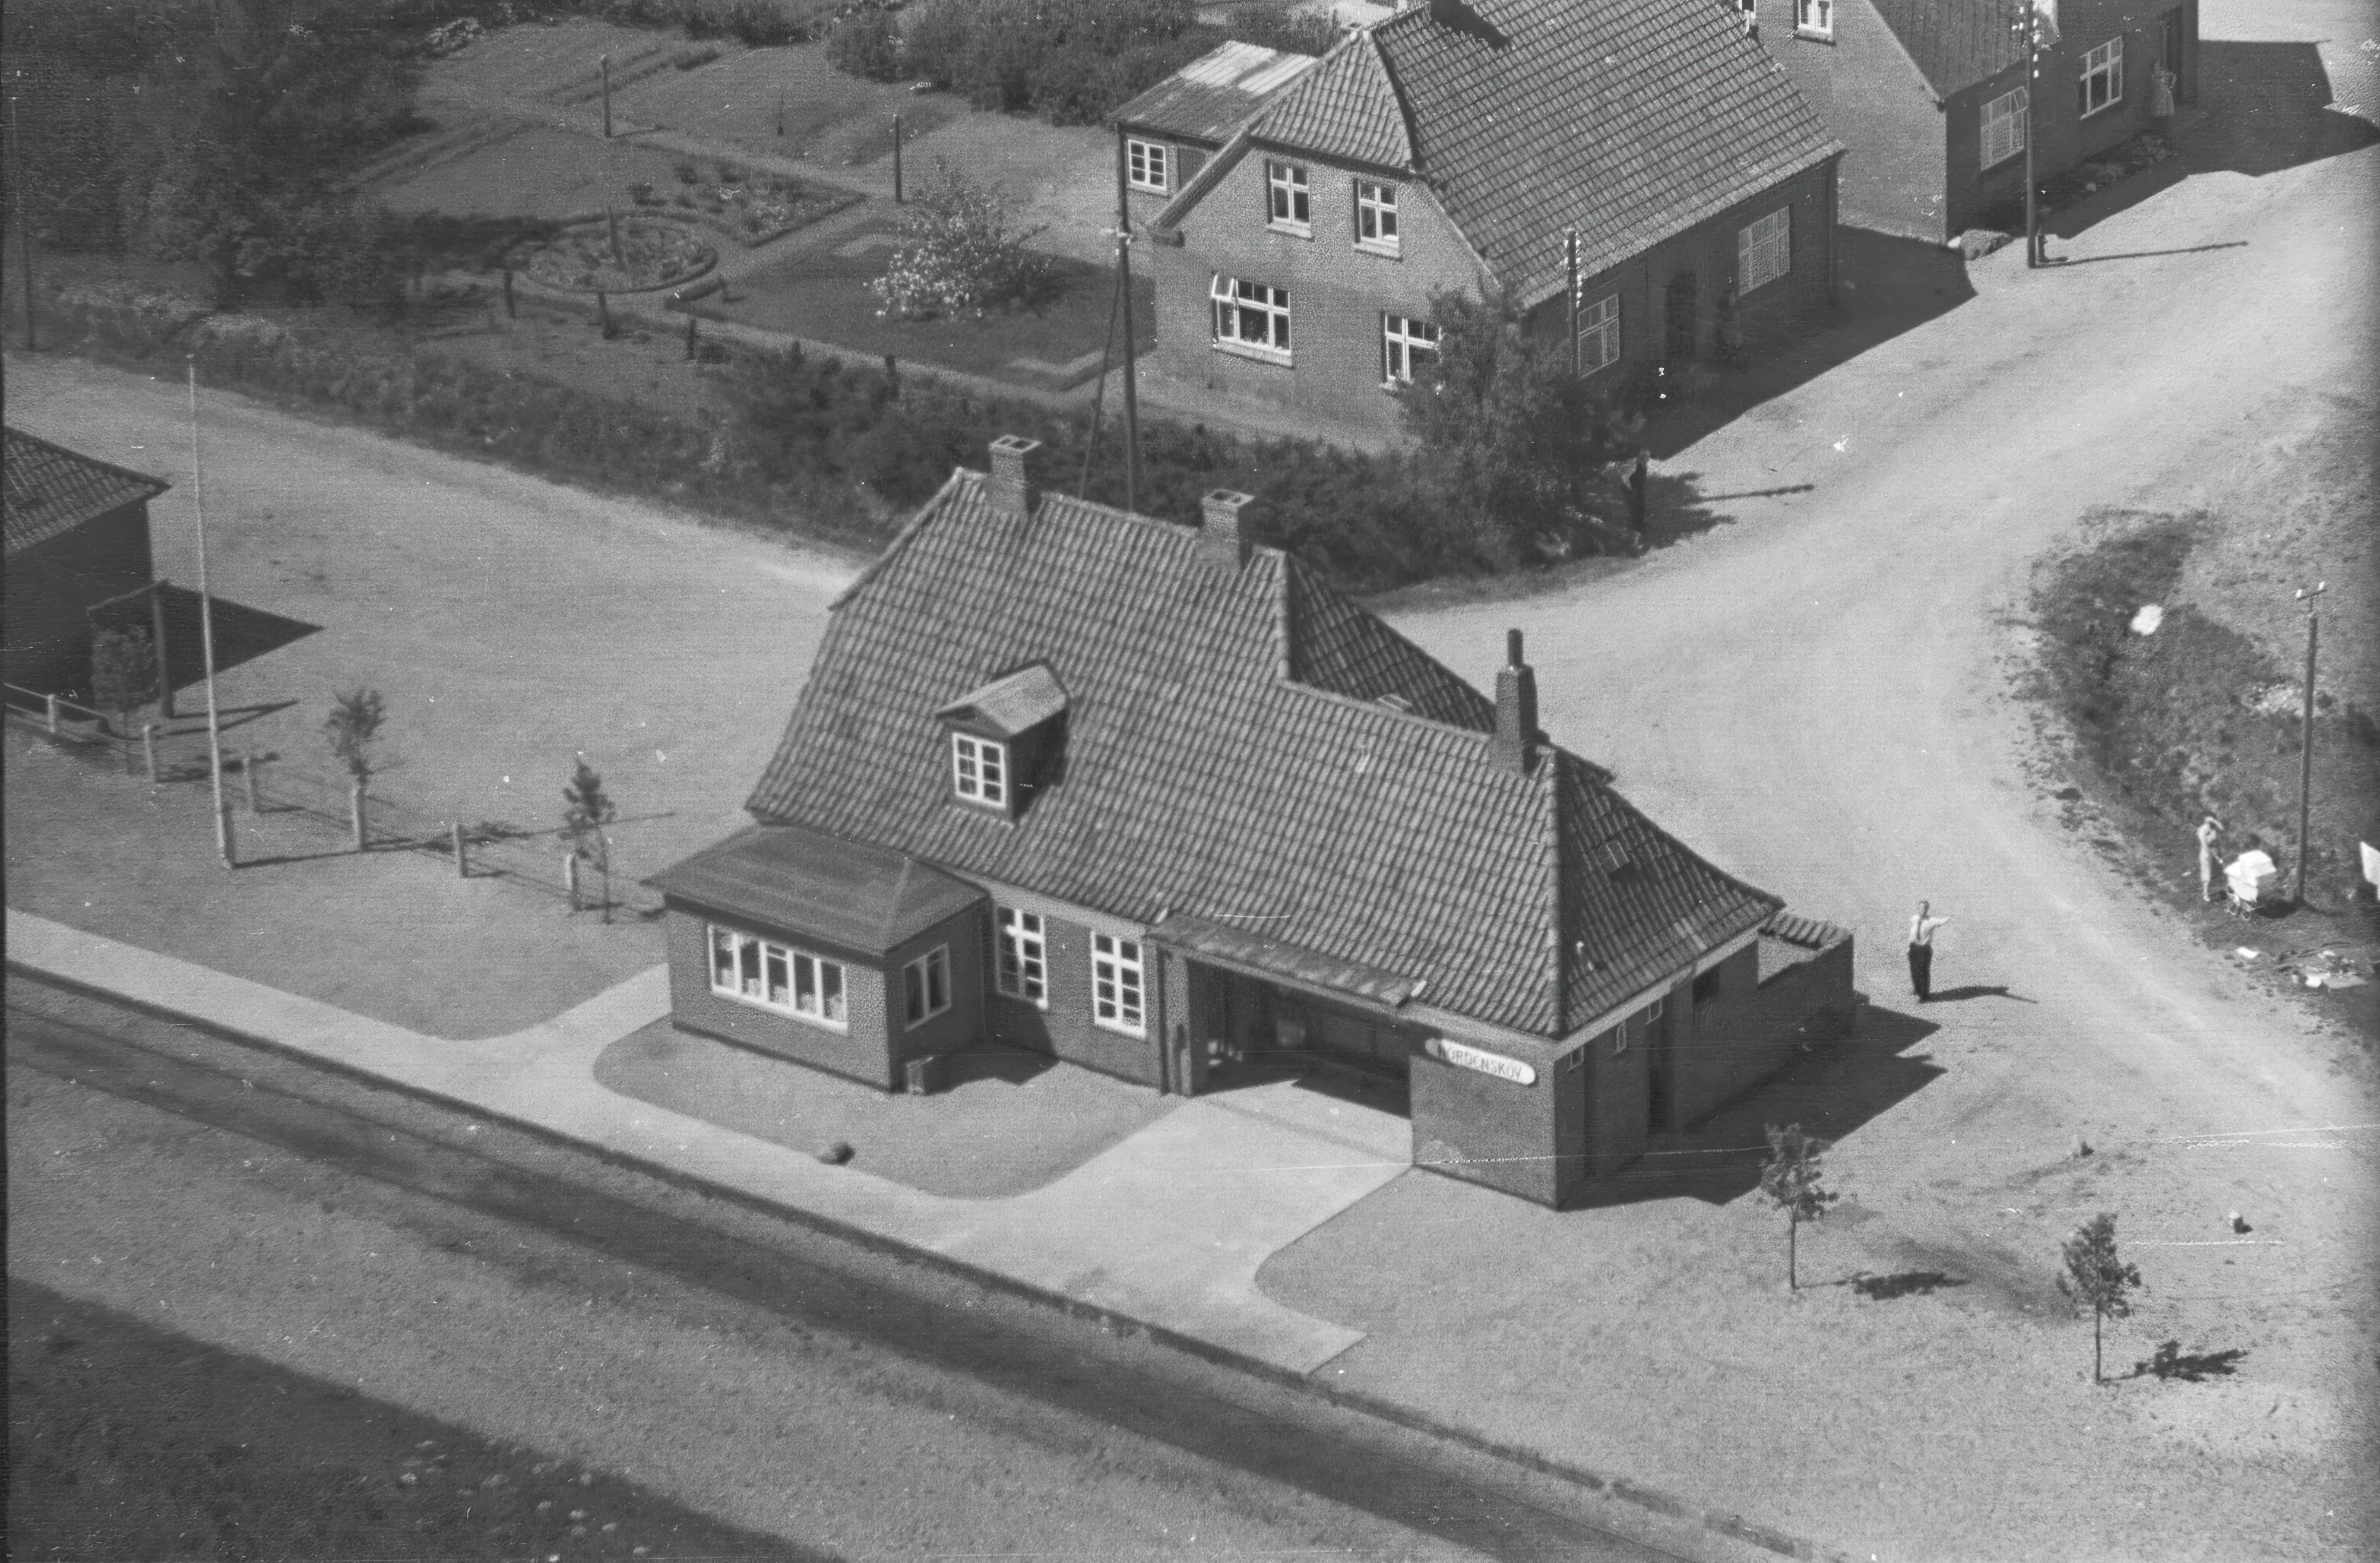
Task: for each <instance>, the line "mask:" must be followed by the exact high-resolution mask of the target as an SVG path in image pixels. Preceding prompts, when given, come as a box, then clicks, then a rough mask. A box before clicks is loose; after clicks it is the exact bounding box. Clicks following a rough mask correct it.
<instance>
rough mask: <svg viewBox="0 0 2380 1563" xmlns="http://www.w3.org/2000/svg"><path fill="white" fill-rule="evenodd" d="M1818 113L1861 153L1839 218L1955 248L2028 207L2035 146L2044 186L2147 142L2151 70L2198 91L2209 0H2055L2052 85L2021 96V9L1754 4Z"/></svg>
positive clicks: (1767, 36)
mask: <svg viewBox="0 0 2380 1563" xmlns="http://www.w3.org/2000/svg"><path fill="white" fill-rule="evenodd" d="M1743 4H1744V5H1745V6H1746V8H1747V9H1748V10H1750V11H1751V12H1752V13H1753V14H1754V15H1755V16H1756V18H1757V21H1758V32H1759V36H1760V38H1761V40H1762V41H1763V42H1766V43H1767V46H1768V49H1769V51H1770V53H1771V54H1773V55H1775V56H1776V58H1777V59H1778V61H1779V64H1781V65H1783V66H1784V67H1785V69H1786V72H1787V74H1788V75H1790V76H1791V77H1792V79H1793V81H1794V83H1795V85H1797V86H1799V87H1800V88H1801V90H1802V91H1803V95H1804V96H1806V97H1807V98H1808V99H1809V100H1810V103H1812V105H1813V106H1815V108H1816V109H1817V111H1818V115H1819V117H1821V118H1822V119H1824V120H1825V121H1826V122H1827V126H1828V128H1829V129H1831V130H1832V131H1833V132H1834V133H1835V134H1836V135H1838V136H1840V137H1841V138H1842V139H1843V140H1844V141H1845V142H1847V143H1848V144H1849V146H1850V151H1849V152H1848V153H1846V155H1845V156H1844V158H1843V171H1842V220H1843V221H1844V222H1845V223H1847V224H1852V225H1854V226H1857V227H1862V228H1872V229H1876V230H1877V231H1878V232H1882V233H1889V234H1899V235H1901V236H1905V237H1911V238H1922V239H1929V240H1944V239H1949V238H1951V237H1954V236H1957V235H1959V234H1961V233H1963V232H1965V231H1966V230H1967V229H1969V228H1971V227H1974V226H1977V225H1978V224H1981V223H1983V222H1984V221H1985V219H1986V218H1990V217H1995V216H1997V217H1999V218H2002V219H2003V220H2005V219H2007V218H2009V217H2010V216H2011V215H2012V213H2013V210H2014V208H2015V207H2017V206H2018V205H2020V204H2021V203H2022V201H2023V200H2024V140H2025V137H2026V136H2027V135H2032V136H2034V138H2035V144H2034V171H2035V174H2036V176H2039V177H2041V178H2047V177H2048V176H2051V175H2053V174H2057V173H2058V172H2060V171H2062V170H2065V169H2068V168H2071V167H2073V166H2074V165H2075V164H2078V163H2081V162H2082V161H2083V160H2084V159H2086V158H2090V157H2095V156H2096V155H2098V154H2099V153H2101V152H2104V151H2107V150H2108V149H2109V148H2111V147H2113V146H2115V145H2116V144H2117V143H2119V142H2120V141H2124V140H2127V139H2131V137H2133V136H2135V135H2138V134H2139V133H2140V132H2141V130H2142V129H2143V128H2144V127H2147V126H2148V124H2149V123H2150V108H2151V103H2152V98H2153V97H2154V92H2153V91H2152V89H2153V85H2154V82H2153V74H2154V72H2155V71H2156V70H2157V69H2158V68H2159V67H2163V68H2164V69H2166V70H2168V71H2170V72H2171V73H2172V75H2173V86H2172V94H2173V98H2174V101H2175V103H2176V104H2177V105H2179V104H2187V103H2195V102H2196V101H2197V98H2198V55H2199V43H2198V0H2056V3H2054V4H2051V5H2049V6H2047V7H2046V8H2047V9H2048V10H2049V11H2051V12H2053V13H2054V14H2055V15H2056V18H2057V20H2056V23H2055V31H2056V34H2057V36H2056V38H2055V40H2054V41H2052V42H2048V43H2047V44H2046V47H2044V48H2043V49H2042V50H2041V58H2040V70H2041V81H2042V87H2043V91H2042V92H2041V94H2040V103H2038V105H2035V104H2034V103H2033V101H2032V99H2033V94H2031V93H2030V92H2028V91H2026V90H2025V80H2024V49H2023V45H2022V34H2021V33H2019V32H2018V31H2017V30H2016V28H2015V26H2014V24H2015V23H2016V21H2017V20H2018V19H2019V18H2022V16H2023V14H2024V13H2023V11H2022V8H2021V7H2020V6H2019V5H2018V4H2017V0H1991V3H1989V4H1985V3H1984V0H1743Z"/></svg>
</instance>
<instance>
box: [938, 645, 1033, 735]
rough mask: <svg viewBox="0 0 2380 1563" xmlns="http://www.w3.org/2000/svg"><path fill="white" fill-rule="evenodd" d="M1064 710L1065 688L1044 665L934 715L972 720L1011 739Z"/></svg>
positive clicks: (1012, 675)
mask: <svg viewBox="0 0 2380 1563" xmlns="http://www.w3.org/2000/svg"><path fill="white" fill-rule="evenodd" d="M1064 709H1066V690H1065V686H1064V685H1062V684H1060V683H1059V682H1058V675H1057V674H1055V673H1053V672H1050V667H1049V664H1048V663H1046V662H1036V663H1034V664H1033V665H1032V666H1031V667H1029V668H1020V669H1018V670H1017V671H1016V672H1013V673H1010V674H1009V675H1008V676H1007V677H1005V678H996V679H993V680H992V681H991V682H990V684H987V685H984V686H983V687H982V688H980V689H977V690H973V691H971V692H969V693H968V694H965V695H963V696H961V697H959V698H958V699H955V700H953V701H952V702H951V703H950V704H949V705H947V706H944V707H943V708H942V709H941V710H939V711H936V712H935V713H934V714H935V715H936V716H940V717H976V718H979V719H980V720H982V721H986V722H989V723H990V725H991V726H993V727H994V728H997V729H998V730H999V732H1000V735H1001V736H1002V737H1003V738H1014V737H1015V736H1016V735H1017V734H1018V733H1027V732H1030V731H1031V730H1032V729H1034V728H1037V727H1038V726H1040V725H1041V724H1042V723H1043V722H1045V721H1049V720H1050V718H1051V717H1053V716H1056V715H1057V714H1058V713H1059V712H1060V711H1062V710H1064Z"/></svg>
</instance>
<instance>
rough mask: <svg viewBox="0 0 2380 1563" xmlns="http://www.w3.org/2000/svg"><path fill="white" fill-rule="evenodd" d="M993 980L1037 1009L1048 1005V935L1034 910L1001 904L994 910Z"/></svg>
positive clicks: (1001, 989)
mask: <svg viewBox="0 0 2380 1563" xmlns="http://www.w3.org/2000/svg"><path fill="white" fill-rule="evenodd" d="M993 923H994V927H993V937H994V940H995V943H996V944H997V947H998V948H997V949H996V951H994V957H995V958H994V961H993V971H994V973H995V975H994V978H993V980H994V983H995V984H996V986H997V987H999V989H1000V991H1001V992H1002V993H1004V994H1006V995H1007V996H1008V997H1009V998H1011V999H1020V1000H1024V1001H1025V1002H1026V1003H1027V1004H1030V1005H1032V1006H1033V1007H1034V1008H1035V1009H1037V1010H1046V1009H1048V1008H1049V1007H1050V939H1049V931H1048V928H1047V927H1046V926H1045V925H1044V924H1043V923H1042V921H1041V914H1040V913H1038V912H1026V911H1025V910H1023V909H1021V908H1019V907H1014V906H1002V907H999V908H997V909H996V910H995V914H994V918H993Z"/></svg>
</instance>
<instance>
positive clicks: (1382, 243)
mask: <svg viewBox="0 0 2380 1563" xmlns="http://www.w3.org/2000/svg"><path fill="white" fill-rule="evenodd" d="M1398 242H1399V241H1398V238H1397V188H1396V187H1395V186H1394V185H1380V184H1375V183H1373V182H1372V181H1371V180H1369V179H1358V180H1356V181H1355V248H1358V249H1372V250H1378V252H1379V253H1381V254H1383V255H1394V254H1395V253H1396V252H1397V246H1398Z"/></svg>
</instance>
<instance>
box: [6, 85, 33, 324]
mask: <svg viewBox="0 0 2380 1563" xmlns="http://www.w3.org/2000/svg"><path fill="white" fill-rule="evenodd" d="M8 140H9V143H10V145H11V146H12V147H13V148H14V149H15V151H16V154H17V239H18V248H19V249H20V250H22V251H23V252H24V253H23V255H22V257H21V259H22V260H23V261H24V266H25V351H26V352H28V353H35V352H39V351H40V350H41V348H40V345H38V344H37V343H35V342H34V340H33V202H32V200H31V194H32V192H31V189H30V187H29V186H27V184H26V183H25V123H24V121H23V120H22V119H21V118H19V117H18V113H17V100H16V99H14V98H11V99H9V100H8Z"/></svg>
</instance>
